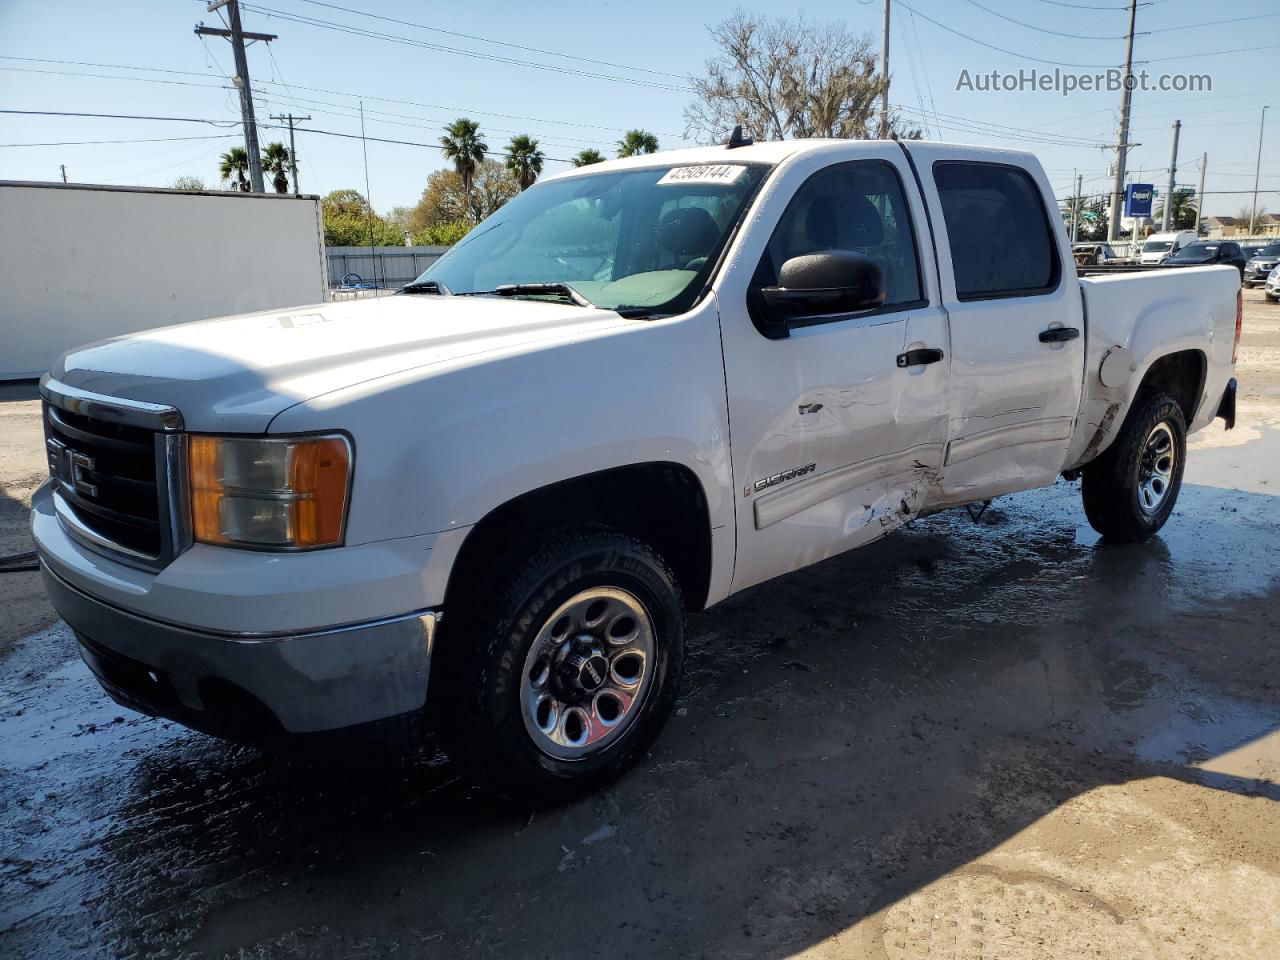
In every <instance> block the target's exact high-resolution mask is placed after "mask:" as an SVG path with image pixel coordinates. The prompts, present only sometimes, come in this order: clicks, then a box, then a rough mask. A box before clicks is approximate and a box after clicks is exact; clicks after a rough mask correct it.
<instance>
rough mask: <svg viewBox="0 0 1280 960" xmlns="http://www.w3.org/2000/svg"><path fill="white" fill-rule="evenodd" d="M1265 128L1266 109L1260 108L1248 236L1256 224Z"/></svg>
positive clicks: (1251, 234) (1251, 233)
mask: <svg viewBox="0 0 1280 960" xmlns="http://www.w3.org/2000/svg"><path fill="white" fill-rule="evenodd" d="M1266 126H1267V108H1266V107H1263V108H1262V122H1261V123H1259V124H1258V160H1257V162H1256V163H1255V164H1254V165H1253V209H1252V210H1250V211H1249V236H1251V237H1252V236H1253V231H1254V229H1255V228H1256V227H1257V224H1258V174H1260V173H1261V172H1262V131H1263V130H1264V129H1266Z"/></svg>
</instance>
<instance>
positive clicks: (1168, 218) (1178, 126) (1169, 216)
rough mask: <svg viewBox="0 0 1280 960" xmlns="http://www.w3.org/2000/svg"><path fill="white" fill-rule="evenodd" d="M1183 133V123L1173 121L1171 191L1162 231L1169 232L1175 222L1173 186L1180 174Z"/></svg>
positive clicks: (1161, 220) (1165, 198) (1165, 197)
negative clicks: (1180, 145) (1179, 135)
mask: <svg viewBox="0 0 1280 960" xmlns="http://www.w3.org/2000/svg"><path fill="white" fill-rule="evenodd" d="M1181 132H1182V121H1181V120H1175V121H1173V155H1172V156H1170V157H1169V189H1168V190H1166V191H1165V194H1164V216H1163V217H1161V218H1160V230H1161V231H1162V232H1164V233H1168V232H1169V224H1170V223H1171V222H1172V221H1173V185H1174V177H1176V176H1177V174H1178V134H1180V133H1181Z"/></svg>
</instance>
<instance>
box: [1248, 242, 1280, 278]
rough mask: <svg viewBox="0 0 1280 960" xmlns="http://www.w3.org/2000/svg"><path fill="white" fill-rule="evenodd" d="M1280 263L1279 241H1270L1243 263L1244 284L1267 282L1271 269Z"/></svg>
mask: <svg viewBox="0 0 1280 960" xmlns="http://www.w3.org/2000/svg"><path fill="white" fill-rule="evenodd" d="M1277 265H1280V243H1272V244H1268V245H1267V246H1265V247H1263V248H1262V249H1261V250H1259V251H1258V252H1257V253H1255V254H1254V255H1253V256H1252V257H1249V258H1248V260H1247V262H1246V263H1245V265H1244V285H1245V286H1246V287H1256V286H1259V285H1261V284H1264V283H1266V282H1267V277H1268V276H1269V275H1270V274H1271V271H1272V270H1274V269H1275V268H1276V266H1277Z"/></svg>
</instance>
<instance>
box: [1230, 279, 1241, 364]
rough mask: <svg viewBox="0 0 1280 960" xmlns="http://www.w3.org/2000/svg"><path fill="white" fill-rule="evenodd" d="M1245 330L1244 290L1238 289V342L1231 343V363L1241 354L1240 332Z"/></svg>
mask: <svg viewBox="0 0 1280 960" xmlns="http://www.w3.org/2000/svg"><path fill="white" fill-rule="evenodd" d="M1242 330H1244V291H1243V290H1237V291H1236V342H1235V343H1233V344H1232V345H1231V365H1232V366H1235V363H1236V358H1237V357H1239V356H1240V333H1241V331H1242Z"/></svg>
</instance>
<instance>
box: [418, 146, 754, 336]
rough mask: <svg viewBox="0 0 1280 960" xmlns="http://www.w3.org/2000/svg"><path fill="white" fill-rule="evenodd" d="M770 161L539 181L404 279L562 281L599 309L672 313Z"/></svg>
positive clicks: (698, 280) (485, 285)
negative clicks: (421, 271)
mask: <svg viewBox="0 0 1280 960" xmlns="http://www.w3.org/2000/svg"><path fill="white" fill-rule="evenodd" d="M769 169H770V168H769V165H768V164H760V163H720V164H699V165H694V166H675V167H673V166H663V167H649V168H645V169H639V170H617V171H602V172H600V173H593V174H584V175H580V176H574V177H569V178H566V179H564V180H552V181H549V182H547V183H543V184H539V185H537V186H534V187H531V188H530V189H528V190H526V191H525V192H524V193H522V194H520V195H519V196H518V197H516V198H515V199H513V200H512V201H511V202H510V203H508V204H506V205H505V206H503V207H502V208H501V209H500V210H498V211H497V212H496V213H495V214H493V215H492V216H491V217H489V219H487V220H485V221H484V222H482V223H480V224H479V225H478V226H476V227H475V228H474V229H473V230H472V231H471V232H470V233H468V234H467V235H466V237H464V238H463V239H462V241H461V242H459V243H458V244H457V245H456V246H454V247H453V249H452V250H450V251H449V252H448V253H446V254H445V255H444V256H443V257H441V258H440V259H439V260H437V261H436V262H435V263H434V264H432V265H431V267H430V268H429V269H428V270H427V271H426V272H425V273H424V274H422V276H420V277H419V278H418V279H417V280H415V281H414V284H413V285H415V286H416V285H429V284H432V283H434V284H436V285H437V286H436V288H435V289H437V290H438V289H439V287H443V288H444V289H445V290H446V291H448V292H449V293H451V294H455V295H456V294H467V293H484V292H488V291H494V290H496V289H497V288H498V287H508V289H507V290H506V291H505V293H506V294H507V295H510V294H511V293H512V290H510V289H509V287H510V285H513V284H514V285H524V284H539V285H541V284H561V285H566V284H567V285H570V286H571V287H572V288H573V290H574V291H576V292H577V293H579V294H580V295H581V296H582V297H585V298H586V299H587V300H589V301H590V302H591V303H592V304H594V305H595V306H598V307H604V308H605V309H608V310H622V309H632V310H636V311H642V312H644V313H678V312H681V311H682V310H685V309H688V307H689V306H691V305H692V303H693V300H694V298H696V297H697V295H698V293H699V292H700V290H701V289H702V287H703V285H704V283H705V282H706V278H707V277H708V276H709V275H710V273H711V271H712V269H714V267H715V262H716V258H717V257H718V256H719V255H720V251H721V250H722V249H723V248H724V245H725V243H726V242H727V240H728V238H729V236H730V234H731V232H732V231H733V228H734V225H735V224H736V223H737V222H738V219H739V217H740V216H741V215H742V212H743V209H744V208H745V206H746V204H747V202H748V201H749V200H750V198H751V197H752V196H753V195H754V193H755V189H756V187H757V186H759V184H760V182H761V180H763V179H764V176H765V174H766V173H767V172H768V171H769ZM420 289H421V287H420ZM426 289H431V287H429V286H428V287H426ZM515 293H516V295H526V296H529V297H531V298H540V297H541V296H543V295H541V294H539V293H537V292H529V293H527V294H524V292H523V291H522V290H520V289H519V288H518V287H517V289H516V291H515Z"/></svg>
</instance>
